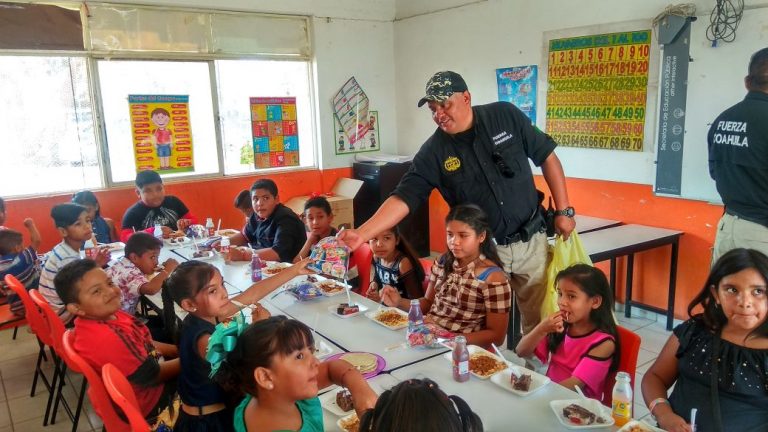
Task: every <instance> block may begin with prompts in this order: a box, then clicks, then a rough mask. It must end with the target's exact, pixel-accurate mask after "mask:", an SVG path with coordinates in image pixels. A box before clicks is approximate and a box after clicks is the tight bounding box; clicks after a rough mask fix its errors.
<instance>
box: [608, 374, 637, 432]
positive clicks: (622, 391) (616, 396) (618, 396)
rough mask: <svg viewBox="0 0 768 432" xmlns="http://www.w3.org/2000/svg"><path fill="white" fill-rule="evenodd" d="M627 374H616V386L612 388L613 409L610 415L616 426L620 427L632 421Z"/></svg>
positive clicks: (630, 392)
mask: <svg viewBox="0 0 768 432" xmlns="http://www.w3.org/2000/svg"><path fill="white" fill-rule="evenodd" d="M630 381H631V379H630V377H629V374H628V373H627V372H619V373H617V374H616V384H615V385H614V386H613V403H612V405H613V409H612V411H611V415H612V416H613V419H614V420H616V426H618V427H622V426H624V425H625V424H626V423H627V422H629V421H630V420H632V384H631V382H630Z"/></svg>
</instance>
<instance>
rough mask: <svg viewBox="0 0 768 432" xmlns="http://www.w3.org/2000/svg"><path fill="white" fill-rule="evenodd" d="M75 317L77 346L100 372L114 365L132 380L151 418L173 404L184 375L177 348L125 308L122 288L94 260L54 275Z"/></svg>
mask: <svg viewBox="0 0 768 432" xmlns="http://www.w3.org/2000/svg"><path fill="white" fill-rule="evenodd" d="M54 283H55V284H56V291H57V292H58V295H59V296H60V297H61V300H62V302H63V303H64V304H65V305H66V308H67V310H68V311H69V312H70V313H71V314H72V315H74V316H76V317H77V318H75V330H74V334H75V337H74V342H73V347H74V348H75V350H76V351H77V352H78V353H79V354H80V355H81V356H82V357H83V358H84V359H85V360H86V361H87V362H88V363H90V365H91V366H93V368H94V369H95V370H96V371H97V372H101V368H102V367H103V366H104V365H105V364H107V363H112V364H113V365H115V367H117V369H119V370H120V372H122V373H123V374H124V375H125V376H126V377H128V381H129V382H130V383H131V386H132V387H133V391H134V392H135V393H136V399H137V400H138V402H139V407H140V409H141V413H142V414H143V415H144V416H145V417H147V418H152V417H154V416H156V415H157V413H159V412H160V411H161V410H162V409H163V408H165V407H166V406H168V405H169V403H170V402H171V396H172V395H173V394H174V392H175V387H176V383H175V378H176V375H178V374H179V360H178V359H173V360H166V361H163V357H166V358H170V357H175V356H176V355H177V354H176V351H177V350H176V347H175V346H173V345H168V344H163V343H160V342H155V341H153V340H152V337H151V336H150V334H149V330H148V329H147V327H145V326H144V324H142V323H141V321H140V320H139V319H138V318H136V317H134V316H133V315H129V314H127V313H125V312H123V311H121V310H120V289H119V288H118V287H116V286H115V285H114V283H113V282H112V279H110V278H109V276H107V273H106V272H104V270H102V269H101V268H100V267H99V265H98V264H96V262H95V261H92V260H89V259H83V260H76V261H73V262H71V263H69V264H67V265H65V266H64V267H63V268H62V269H61V270H60V271H59V272H58V274H57V275H56V278H55V279H54Z"/></svg>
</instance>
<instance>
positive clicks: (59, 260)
mask: <svg viewBox="0 0 768 432" xmlns="http://www.w3.org/2000/svg"><path fill="white" fill-rule="evenodd" d="M51 218H53V222H54V223H55V224H56V228H57V229H58V231H59V234H61V237H62V241H61V243H59V244H57V245H56V246H54V247H53V249H51V251H50V252H48V254H47V256H46V259H45V264H43V271H42V272H41V273H40V288H39V290H40V294H42V296H43V297H45V300H47V301H48V304H50V305H51V308H53V310H54V311H55V312H56V313H58V315H59V317H60V318H61V320H62V321H64V324H65V325H69V324H70V323H71V321H72V319H73V318H74V316H73V315H72V314H70V313H69V312H68V311H67V308H65V307H64V303H62V301H61V299H60V298H59V295H58V294H57V293H56V286H55V284H54V281H53V278H55V277H56V273H58V272H59V269H61V268H62V267H64V266H65V265H66V264H68V263H70V262H72V261H74V260H77V259H80V249H82V248H83V245H85V242H86V241H87V240H90V239H91V237H92V236H93V231H92V230H91V221H90V219H88V210H86V208H85V207H83V206H81V205H80V204H72V203H66V204H59V205H56V206H54V207H53V208H52V209H51ZM109 259H110V253H109V250H108V249H107V248H97V249H96V251H95V255H94V256H93V260H94V261H96V263H98V265H99V267H104V266H105V265H107V263H108V262H109Z"/></svg>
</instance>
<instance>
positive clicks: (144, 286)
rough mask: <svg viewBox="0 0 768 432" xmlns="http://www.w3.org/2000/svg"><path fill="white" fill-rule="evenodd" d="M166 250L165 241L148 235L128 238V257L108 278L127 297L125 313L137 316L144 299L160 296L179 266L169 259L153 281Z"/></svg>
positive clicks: (122, 305)
mask: <svg viewBox="0 0 768 432" xmlns="http://www.w3.org/2000/svg"><path fill="white" fill-rule="evenodd" d="M162 247H163V241H162V240H160V239H156V238H155V237H153V236H152V235H150V234H147V233H145V232H137V233H135V234H134V235H132V236H131V237H129V238H128V242H127V243H126V244H125V256H124V257H122V258H120V261H118V262H117V263H115V265H113V266H112V267H110V268H108V269H107V275H109V277H110V278H112V280H113V281H114V282H115V285H117V287H118V288H120V291H122V293H123V300H122V302H120V303H121V304H120V309H122V310H123V311H124V312H127V313H129V314H131V315H134V314H135V313H136V305H138V304H139V299H140V298H141V296H142V295H152V294H155V293H157V292H159V291H160V289H161V288H162V287H163V281H164V280H166V279H167V278H168V276H169V275H170V274H171V272H173V270H175V269H176V267H177V266H178V265H179V263H178V262H177V261H176V260H175V259H173V258H168V259H167V260H165V262H163V266H162V269H160V271H159V272H158V273H157V275H156V276H155V277H153V278H151V279H150V276H151V275H152V274H154V273H155V271H156V270H157V266H158V257H159V256H160V249H162Z"/></svg>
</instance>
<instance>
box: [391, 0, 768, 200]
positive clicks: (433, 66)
mask: <svg viewBox="0 0 768 432" xmlns="http://www.w3.org/2000/svg"><path fill="white" fill-rule="evenodd" d="M426 1H427V0H420V3H421V5H420V6H421V7H424V3H425V2H426ZM695 3H696V4H697V6H698V14H699V15H706V16H704V17H701V18H700V19H699V20H698V21H697V22H695V23H694V29H693V36H692V38H693V41H692V44H693V45H694V46H692V48H691V53H692V55H693V56H694V58H696V61H694V63H692V64H691V70H690V73H689V78H690V79H691V80H693V81H696V82H693V81H692V83H691V85H690V87H689V97H688V106H689V118H688V123H687V129H689V131H688V132H689V136H688V137H686V143H685V145H686V149H685V151H686V152H688V151H690V152H691V155H694V156H696V155H699V156H700V154H701V134H700V132H701V131H700V130H699V129H702V127H703V123H704V121H703V119H704V118H706V117H707V116H710V115H711V116H712V117H714V115H716V113H715V114H711V113H710V112H709V111H712V110H714V111H716V112H720V111H722V109H724V108H726V107H727V106H728V104H729V103H733V102H735V101H737V100H739V99H740V98H741V97H743V95H744V91H743V89H742V90H738V89H734V85H733V82H734V81H735V82H736V86H737V87H738V84H739V83H740V82H741V81H740V79H741V77H743V75H744V70H745V68H746V63H747V61H748V58H749V55H750V54H751V53H752V52H753V51H755V49H753V47H754V46H759V45H760V44H762V45H763V46H765V45H766V44H765V40H764V39H763V37H764V36H763V34H764V33H768V31H767V30H765V29H763V30H759V28H757V30H759V34H758V35H755V31H756V27H758V25H757V24H752V21H754V20H755V18H754V16H755V15H756V14H757V12H758V11H762V10H755V9H749V10H747V11H746V12H745V21H744V22H745V23H747V24H749V25H748V26H747V27H745V28H740V29H739V33H738V36H737V38H738V44H734V45H733V46H728V45H727V44H726V45H724V46H721V47H720V48H718V49H717V50H716V51H713V50H709V51H707V50H706V49H705V48H704V47H703V45H706V43H705V42H703V41H702V39H703V33H704V31H703V30H704V28H705V27H706V25H707V24H708V15H709V12H710V10H711V9H712V7H713V6H714V0H696V1H695ZM746 3H747V6H748V7H749V6H751V7H755V6H757V3H758V2H757V1H749V0H747V1H746ZM763 3H764V2H763ZM431 4H432V7H433V10H439V9H440V7H441V4H442V2H440V1H437V0H433V1H432V2H431ZM668 4H669V2H668V0H644V1H622V2H616V1H612V0H590V1H581V2H573V1H572V0H539V1H535V2H533V1H526V0H488V1H486V2H479V3H478V2H473V3H470V4H468V5H466V6H463V7H458V8H452V9H448V10H443V11H439V12H435V13H432V14H427V15H417V16H414V17H413V18H407V19H402V20H399V21H396V22H395V62H396V70H395V78H396V85H397V108H396V109H397V116H398V118H397V124H398V148H399V152H400V153H403V154H409V153H414V152H416V151H417V150H418V148H419V147H420V146H421V144H422V143H423V142H424V140H425V139H426V138H427V137H428V136H429V135H430V134H431V133H432V132H433V131H434V129H435V125H434V123H432V121H431V119H430V116H429V113H428V110H427V109H426V108H421V109H419V108H417V107H416V102H417V101H418V99H419V98H420V97H421V96H422V95H423V94H424V84H425V82H426V80H427V79H428V78H429V77H430V76H431V75H432V74H433V73H434V72H436V71H438V70H446V69H450V70H455V71H456V72H459V73H460V74H462V75H463V76H464V78H465V79H466V81H467V84H468V85H469V87H470V91H471V93H472V97H473V103H475V104H482V103H488V102H492V101H496V100H498V95H497V89H496V78H495V74H494V72H495V69H497V68H500V67H509V66H518V65H529V64H538V65H539V67H540V75H541V72H545V71H542V69H541V68H546V57H545V55H543V53H544V52H545V47H544V45H543V43H544V42H543V41H544V34H545V33H547V32H556V31H560V30H563V29H573V28H578V27H587V26H590V27H591V28H592V29H594V33H600V32H607V31H605V30H603V29H608V28H609V27H611V25H612V24H615V23H624V22H629V21H638V20H645V21H646V22H647V23H648V26H647V28H650V22H651V20H652V19H653V18H654V17H655V16H656V15H657V14H659V13H660V12H662V11H663V10H664V8H665V7H666V6H667V5H668ZM398 5H399V3H398ZM399 13H400V11H399V10H398V14H399ZM762 21H763V22H765V19H763V20H762ZM756 22H759V21H756ZM606 25H607V26H606ZM601 30H603V31H601ZM608 31H617V30H608ZM656 49H658V46H656ZM725 53H729V54H728V56H726V57H722V59H726V58H727V59H728V61H722V60H721V55H724V54H725ZM731 60H732V61H733V63H731ZM731 65H733V66H731ZM699 83H701V84H699ZM656 90H657V89H656V87H652V88H650V89H649V93H653V94H652V98H649V100H650V101H652V103H653V104H654V105H655V104H656V103H657V102H656V97H655V92H656ZM713 93H726V95H725V96H724V97H718V98H715V99H710V98H709V95H711V94H713ZM538 96H539V97H538V104H539V107H540V109H543V107H544V102H545V98H546V82H545V81H542V80H540V81H539V94H538ZM723 99H727V100H728V101H731V102H726V101H725V100H723ZM709 101H714V102H709ZM705 105H706V106H708V107H707V108H704V109H703V110H702V106H705ZM648 108H649V111H651V108H652V107H651V106H649V107H648ZM652 111H653V112H654V113H655V111H656V109H655V107H654V108H653V109H652ZM538 117H539V118H544V117H545V116H544V112H543V111H541V110H540V111H539V115H538ZM691 117H693V118H691ZM710 121H711V119H710ZM646 122H650V123H651V125H652V126H653V127H652V129H651V131H653V132H651V133H648V129H646V134H645V138H644V151H643V152H642V153H634V154H633V153H630V152H619V151H611V150H595V149H575V148H565V147H561V148H559V149H558V150H557V153H558V155H559V156H560V159H561V160H562V161H563V165H564V167H565V172H566V175H568V176H570V177H582V178H592V179H603V180H614V181H624V182H631V183H642V184H652V183H653V180H654V178H655V165H654V159H655V157H654V154H655V153H654V152H655V144H654V143H655V141H656V134H655V122H656V119H655V115H654V116H653V117H651V118H649V117H647V118H646ZM540 123H541V124H543V122H540ZM692 127H695V128H697V130H696V133H693V134H691V133H690V129H691V128H692ZM704 148H706V147H704ZM694 159H696V158H693V159H691V158H689V157H686V159H685V161H684V163H685V164H687V165H688V166H690V165H691V164H695V165H696V166H697V168H698V165H700V164H701V161H700V160H694ZM704 162H706V158H705V159H704ZM702 169H703V171H702V172H701V175H700V176H697V177H696V179H695V180H691V182H693V181H696V182H698V183H697V184H701V186H697V187H695V188H694V189H696V193H694V191H693V189H691V188H690V187H688V188H687V189H688V190H689V191H690V192H689V193H688V194H686V183H687V182H686V181H684V186H683V191H684V194H686V195H690V196H692V197H695V198H704V199H709V198H711V197H710V196H709V195H710V193H708V192H707V191H711V190H714V189H713V188H712V186H711V180H709V179H708V175H707V172H706V163H704V166H703V167H702ZM691 172H694V171H691ZM684 180H687V179H684ZM707 182H709V183H710V184H708V183H707ZM688 184H689V186H690V185H692V184H693V183H688Z"/></svg>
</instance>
